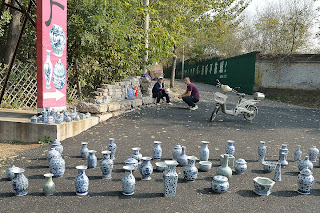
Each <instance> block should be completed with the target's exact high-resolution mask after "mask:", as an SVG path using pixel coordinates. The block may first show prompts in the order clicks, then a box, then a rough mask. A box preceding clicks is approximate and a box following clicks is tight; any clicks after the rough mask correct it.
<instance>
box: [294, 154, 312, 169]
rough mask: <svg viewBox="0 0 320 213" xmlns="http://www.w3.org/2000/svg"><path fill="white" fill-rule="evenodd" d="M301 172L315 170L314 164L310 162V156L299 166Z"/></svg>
mask: <svg viewBox="0 0 320 213" xmlns="http://www.w3.org/2000/svg"><path fill="white" fill-rule="evenodd" d="M298 169H299V171H301V170H303V169H310V170H311V171H312V170H313V163H312V162H311V161H310V160H309V156H306V157H305V158H304V160H301V161H300V162H299V164H298Z"/></svg>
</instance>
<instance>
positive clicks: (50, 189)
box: [42, 173, 56, 196]
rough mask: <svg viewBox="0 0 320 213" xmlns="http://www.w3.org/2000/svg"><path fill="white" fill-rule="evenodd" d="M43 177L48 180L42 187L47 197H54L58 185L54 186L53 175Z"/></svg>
mask: <svg viewBox="0 0 320 213" xmlns="http://www.w3.org/2000/svg"><path fill="white" fill-rule="evenodd" d="M43 176H44V177H45V178H46V179H45V181H44V183H43V185H42V190H43V193H44V194H45V195H46V196H50V195H53V194H54V192H55V189H56V185H55V184H54V182H53V180H52V177H53V174H51V173H47V174H44V175H43Z"/></svg>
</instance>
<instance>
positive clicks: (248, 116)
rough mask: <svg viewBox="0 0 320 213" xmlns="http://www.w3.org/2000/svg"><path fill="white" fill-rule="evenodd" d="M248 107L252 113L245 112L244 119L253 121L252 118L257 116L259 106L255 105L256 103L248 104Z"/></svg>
mask: <svg viewBox="0 0 320 213" xmlns="http://www.w3.org/2000/svg"><path fill="white" fill-rule="evenodd" d="M246 108H247V109H248V110H249V111H251V112H252V113H245V114H243V116H244V119H246V120H247V121H252V120H253V119H254V118H255V117H256V115H257V111H258V109H257V107H256V106H254V105H248V106H246Z"/></svg>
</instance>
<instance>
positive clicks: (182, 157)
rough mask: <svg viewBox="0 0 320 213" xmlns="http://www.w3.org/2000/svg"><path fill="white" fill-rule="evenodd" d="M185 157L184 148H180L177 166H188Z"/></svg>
mask: <svg viewBox="0 0 320 213" xmlns="http://www.w3.org/2000/svg"><path fill="white" fill-rule="evenodd" d="M187 157H188V156H187V155H186V147H185V146H182V152H181V155H179V156H178V157H177V162H178V164H179V166H186V165H187V164H188V159H187Z"/></svg>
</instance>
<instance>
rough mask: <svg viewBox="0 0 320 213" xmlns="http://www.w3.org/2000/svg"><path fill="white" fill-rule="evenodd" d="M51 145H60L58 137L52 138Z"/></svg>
mask: <svg viewBox="0 0 320 213" xmlns="http://www.w3.org/2000/svg"><path fill="white" fill-rule="evenodd" d="M52 145H61V143H60V141H58V139H57V138H56V139H54V141H53V142H52Z"/></svg>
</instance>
